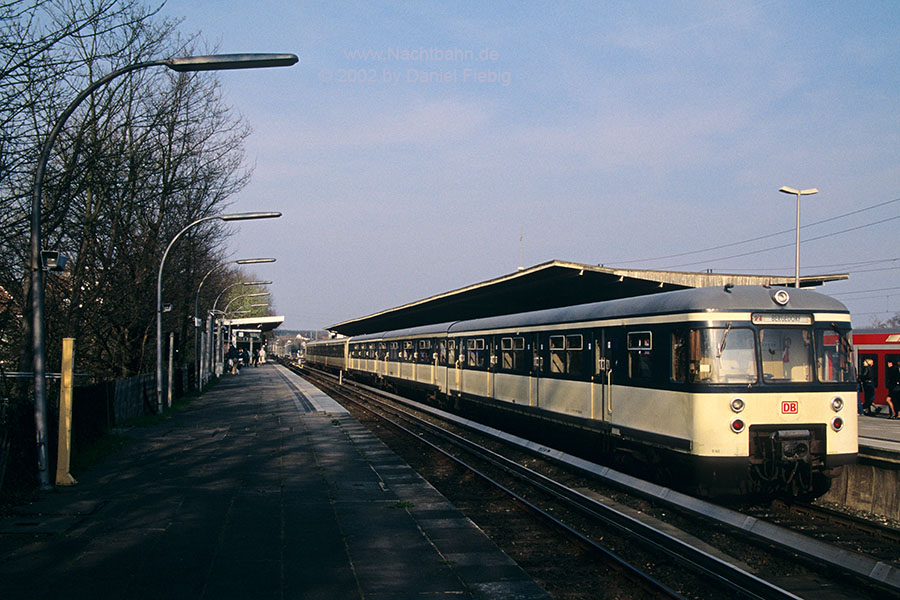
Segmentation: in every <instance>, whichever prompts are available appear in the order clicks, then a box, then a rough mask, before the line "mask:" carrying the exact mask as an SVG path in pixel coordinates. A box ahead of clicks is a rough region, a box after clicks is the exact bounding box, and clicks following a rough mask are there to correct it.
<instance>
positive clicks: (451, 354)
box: [447, 340, 456, 365]
mask: <svg viewBox="0 0 900 600" xmlns="http://www.w3.org/2000/svg"><path fill="white" fill-rule="evenodd" d="M447 364H448V365H455V364H456V340H449V341H448V342H447Z"/></svg>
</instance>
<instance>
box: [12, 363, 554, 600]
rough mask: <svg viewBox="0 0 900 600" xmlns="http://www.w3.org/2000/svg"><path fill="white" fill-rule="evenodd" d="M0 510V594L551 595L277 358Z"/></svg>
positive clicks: (387, 598) (526, 598)
mask: <svg viewBox="0 0 900 600" xmlns="http://www.w3.org/2000/svg"><path fill="white" fill-rule="evenodd" d="M123 435H126V436H128V437H129V438H130V439H129V441H128V443H127V444H126V445H125V447H124V448H123V449H122V450H121V451H119V452H117V453H115V454H114V455H113V456H111V457H109V458H108V459H107V460H105V461H104V462H103V463H102V464H100V465H98V466H96V467H94V468H93V469H91V470H90V471H89V472H87V473H84V474H81V475H80V477H79V483H78V484H77V485H76V486H73V487H71V488H58V489H57V490H56V491H53V492H48V493H45V494H43V495H42V496H41V497H40V499H39V500H38V501H36V502H35V503H34V504H31V505H29V506H26V507H22V508H21V509H20V510H19V511H17V513H16V514H15V515H13V516H11V517H7V518H5V519H3V520H0V597H2V598H3V599H4V600H13V599H19V598H29V599H42V598H48V599H49V598H69V599H73V600H74V599H78V598H91V599H94V598H98V597H123V598H125V597H127V598H130V599H139V598H153V599H154V600H156V599H158V598H167V599H175V598H191V599H192V600H193V599H197V598H215V599H220V598H241V599H246V598H254V599H256V598H279V599H281V598H309V599H317V598H322V599H326V598H327V599H329V600H333V599H337V598H340V599H347V598H366V599H370V600H394V599H401V598H402V599H408V598H416V599H438V598H454V599H458V598H496V599H500V598H502V599H504V600H507V599H521V600H532V599H534V600H537V599H547V598H549V596H548V595H547V594H546V592H545V591H544V590H543V589H542V588H540V586H538V584H536V583H535V582H534V581H533V580H532V579H530V578H529V577H528V576H527V575H526V574H525V572H524V571H522V569H521V568H519V567H518V565H516V564H515V563H514V562H513V561H512V560H511V559H510V558H509V557H507V556H506V555H505V554H504V553H503V552H502V551H501V550H499V549H498V548H497V547H496V546H495V545H494V544H493V542H491V540H490V539H488V538H487V536H486V535H485V534H484V533H483V532H482V531H481V530H480V529H479V528H478V527H476V526H475V525H474V524H473V523H472V522H471V521H469V520H468V519H467V518H466V517H465V516H464V515H463V514H462V513H460V512H459V511H458V510H457V509H456V508H455V507H454V506H453V505H452V504H450V503H449V502H448V501H447V499H446V498H444V497H443V496H442V495H441V494H440V493H439V492H437V490H435V489H434V488H433V487H431V486H430V485H429V484H428V483H427V482H425V481H424V480H423V479H422V478H421V477H419V476H418V475H417V474H416V473H415V472H414V471H413V470H412V468H411V467H409V466H408V465H407V464H406V463H405V462H404V461H402V460H401V459H400V458H399V457H397V456H396V455H395V454H394V453H393V452H392V451H391V450H389V449H388V448H387V447H386V446H384V445H383V444H382V443H381V442H380V440H378V439H377V438H376V437H375V436H374V435H372V434H371V433H370V432H369V431H368V430H367V429H366V428H365V427H363V426H362V425H360V424H359V423H358V422H357V421H356V420H355V419H353V418H352V417H351V416H350V415H349V414H348V413H347V411H346V410H344V409H343V408H342V407H341V406H339V405H338V404H337V403H335V402H334V401H333V400H331V398H329V397H328V396H327V395H325V394H324V393H322V392H321V391H319V390H318V389H316V388H315V387H313V386H312V385H310V384H309V383H307V382H306V381H304V380H303V379H301V378H300V377H298V376H297V375H295V374H294V373H292V372H290V371H288V370H287V369H285V368H284V367H282V366H281V365H277V364H266V365H262V366H260V367H256V368H245V369H243V371H242V372H241V373H240V374H239V375H231V376H226V377H225V378H223V379H222V380H221V381H220V382H219V384H218V385H217V386H216V387H215V388H213V389H212V390H211V391H209V392H207V393H206V394H204V395H203V396H202V397H201V398H199V399H197V400H195V401H194V402H192V403H191V404H190V405H189V406H188V407H187V408H186V409H185V410H184V411H183V412H181V413H179V414H176V415H174V416H173V417H172V418H171V419H168V420H166V421H163V422H161V423H160V424H158V425H155V426H153V427H149V428H142V429H130V430H127V431H126V432H123Z"/></svg>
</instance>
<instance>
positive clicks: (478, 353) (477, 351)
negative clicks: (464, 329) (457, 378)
mask: <svg viewBox="0 0 900 600" xmlns="http://www.w3.org/2000/svg"><path fill="white" fill-rule="evenodd" d="M466 349H467V350H468V360H467V361H466V362H467V364H468V365H469V366H470V367H484V357H485V351H484V338H470V339H468V340H466Z"/></svg>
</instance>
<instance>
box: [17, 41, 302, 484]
mask: <svg viewBox="0 0 900 600" xmlns="http://www.w3.org/2000/svg"><path fill="white" fill-rule="evenodd" d="M298 60H299V59H298V58H297V56H296V55H295V54H219V55H211V56H183V57H176V58H166V59H162V60H154V61H147V62H141V63H135V64H132V65H128V66H126V67H122V68H121V69H116V70H115V71H113V72H111V73H109V74H108V75H105V76H103V77H101V78H100V79H98V80H97V81H95V82H94V83H92V84H91V85H90V86H88V87H87V88H86V89H85V90H84V91H82V92H81V93H80V94H78V96H76V97H75V99H74V100H72V102H71V104H69V106H67V107H66V109H65V110H64V111H63V112H62V114H60V116H59V118H58V119H57V120H56V123H55V124H54V126H53V129H52V130H51V131H50V135H49V136H47V139H46V140H45V141H44V145H43V146H42V148H41V153H40V155H39V156H38V163H37V169H36V170H35V174H34V194H33V196H32V199H31V257H30V261H29V262H30V264H29V268H30V270H31V289H30V292H31V314H32V326H31V327H32V339H33V342H34V344H33V345H34V348H33V350H34V353H33V358H32V362H33V368H34V421H35V430H36V431H35V435H36V441H37V455H38V457H37V458H38V479H39V482H40V486H41V489H44V490H46V489H50V488H51V487H52V486H51V485H50V473H49V458H48V453H47V381H46V351H45V348H44V338H45V332H44V277H43V273H42V272H41V207H42V206H43V201H42V198H41V196H42V192H43V187H44V171H45V170H46V169H47V162H48V161H49V159H50V150H51V149H52V148H53V143H54V142H55V141H56V138H57V136H58V135H59V132H60V131H61V130H62V128H63V125H64V124H65V122H66V121H67V120H68V118H69V117H70V116H71V115H72V113H73V112H75V109H76V108H78V105H79V104H81V102H82V101H84V99H85V98H87V97H88V96H89V95H91V94H92V93H93V92H94V91H96V90H97V89H99V88H101V87H102V86H104V85H106V84H107V83H109V82H110V81H112V80H113V79H115V78H116V77H119V76H120V75H124V74H126V73H130V72H132V71H137V70H138V69H145V68H147V67H156V66H165V67H168V68H169V69H171V70H173V71H178V72H189V71H211V70H227V69H261V68H266V67H288V66H291V65H293V64H296V63H297V61H298Z"/></svg>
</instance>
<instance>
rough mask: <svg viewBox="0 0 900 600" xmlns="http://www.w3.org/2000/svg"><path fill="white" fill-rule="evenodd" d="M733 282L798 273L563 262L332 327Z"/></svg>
mask: <svg viewBox="0 0 900 600" xmlns="http://www.w3.org/2000/svg"><path fill="white" fill-rule="evenodd" d="M849 277H850V276H849V274H847V273H839V274H833V275H815V276H807V277H801V278H800V287H815V286H820V285H823V284H824V283H826V282H829V281H839V280H843V279H848V278H849ZM727 283H730V284H733V285H773V286H788V285H793V283H794V278H793V277H782V276H775V275H748V274H736V273H710V272H705V273H686V272H681V271H649V270H637V269H615V268H611V267H604V266H603V265H586V264H579V263H572V262H566V261H560V260H553V261H550V262H546V263H542V264H539V265H536V266H533V267H529V268H527V269H519V270H518V271H516V272H515V273H510V274H508V275H503V276H501V277H497V278H495V279H490V280H488V281H483V282H481V283H476V284H473V285H470V286H466V287H463V288H460V289H457V290H452V291H449V292H444V293H442V294H437V295H435V296H431V297H429V298H424V299H422V300H416V301H415V302H410V303H409V304H404V305H403V306H398V307H396V308H390V309H387V310H383V311H381V312H377V313H375V314H372V315H368V316H365V317H359V318H356V319H351V320H349V321H343V322H341V323H337V324H335V325H332V326H330V327H328V329H329V330H330V331H333V332H336V333H339V334H342V335H361V334H366V333H374V332H378V331H387V330H392V329H402V328H406V327H416V326H419V325H428V324H432V323H442V322H447V321H457V320H465V319H475V318H480V317H492V316H497V315H504V314H512V313H519V312H527V311H532V310H541V309H544V308H558V307H561V306H571V305H575V304H585V303H587V302H600V301H603V300H614V299H618V298H627V297H632V296H644V295H647V294H656V293H659V292H668V291H672V290H681V289H689V288H700V287H713V286H724V285H725V284H727Z"/></svg>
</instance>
